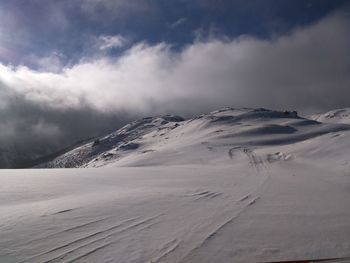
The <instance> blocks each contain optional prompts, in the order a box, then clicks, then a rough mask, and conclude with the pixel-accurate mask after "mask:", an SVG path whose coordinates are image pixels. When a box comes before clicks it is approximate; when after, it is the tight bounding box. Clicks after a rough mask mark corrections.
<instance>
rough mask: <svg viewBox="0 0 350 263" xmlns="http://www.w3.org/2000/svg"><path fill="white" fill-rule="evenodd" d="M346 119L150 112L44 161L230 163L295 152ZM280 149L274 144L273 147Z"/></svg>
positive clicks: (254, 112) (228, 111)
mask: <svg viewBox="0 0 350 263" xmlns="http://www.w3.org/2000/svg"><path fill="white" fill-rule="evenodd" d="M349 129H350V126H348V125H346V124H342V123H338V124H337V123H333V124H328V123H322V122H318V121H314V120H309V119H305V118H302V117H299V116H298V115H297V114H296V112H279V111H272V110H267V109H233V108H224V109H221V110H217V111H214V112H211V113H208V114H205V115H201V116H198V117H197V118H194V119H189V120H184V119H183V118H181V117H179V116H171V115H165V116H157V117H148V118H143V119H141V120H137V121H134V122H132V123H130V124H128V125H126V126H124V127H123V128H121V129H119V130H117V131H116V132H114V133H111V134H109V135H107V136H105V137H102V138H99V139H96V140H95V141H92V142H89V143H87V144H85V145H82V146H80V147H78V148H76V149H73V150H71V151H69V152H67V153H65V154H63V155H61V156H59V157H57V158H55V159H54V160H53V161H51V162H49V163H47V164H45V165H42V166H44V167H56V168H58V167H100V166H106V165H108V166H111V165H112V166H154V165H179V164H181V165H185V164H206V165H211V164H218V163H227V162H230V160H231V159H233V158H234V156H235V155H237V152H244V153H245V154H246V155H252V152H253V151H257V150H262V149H271V151H272V154H274V153H275V152H279V155H278V156H277V155H276V156H274V155H269V154H271V153H269V154H267V155H266V156H264V157H263V158H265V159H268V160H270V159H275V158H292V156H293V153H292V152H290V151H288V152H287V153H283V154H282V153H281V151H280V150H279V149H280V148H283V146H284V145H291V144H296V143H298V142H303V141H307V140H311V139H313V138H316V137H318V136H321V135H326V134H332V136H333V134H334V133H336V132H341V131H346V130H349ZM272 149H275V150H272Z"/></svg>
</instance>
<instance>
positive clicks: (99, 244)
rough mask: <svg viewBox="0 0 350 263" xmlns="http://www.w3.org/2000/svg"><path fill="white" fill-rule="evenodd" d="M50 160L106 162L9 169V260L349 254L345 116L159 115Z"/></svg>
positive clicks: (349, 148) (2, 210) (5, 244)
mask: <svg viewBox="0 0 350 263" xmlns="http://www.w3.org/2000/svg"><path fill="white" fill-rule="evenodd" d="M43 166H45V167H87V168H88V167H100V168H98V169H24V170H1V171H0V194H1V198H0V233H1V238H0V262H6V263H15V262H16V263H18V262H27V263H37V262H50V263H58V262H76V263H79V262H101V263H103V262H106V263H107V262H108V263H111V262H123V263H135V262H169V263H173V262H175V263H177V262H178V263H197V262H201V263H202V262H204V263H211V262H238V263H240V262H244V263H246V262H299V261H300V262H319V261H318V260H321V259H323V261H322V262H349V258H350V238H349V237H350V205H349V200H350V125H347V124H343V123H324V122H320V121H316V120H310V119H305V118H302V117H299V116H298V115H297V114H296V113H295V112H280V111H271V110H266V109H232V108H224V109H221V110H218V111H214V112H211V113H209V114H205V115H201V116H198V117H197V118H194V119H189V120H184V119H182V118H181V117H178V116H169V115H167V116H158V117H153V118H144V119H141V120H138V121H135V122H133V123H131V124H129V125H126V126H125V127H123V128H121V129H120V130H118V131H116V132H114V133H111V134H109V135H107V136H105V137H101V138H99V139H96V140H95V141H91V142H89V143H86V144H84V145H82V146H80V147H77V148H75V149H73V150H71V151H68V152H66V153H65V154H63V155H60V156H58V157H57V158H55V159H54V160H52V161H51V162H49V163H46V164H45V165H43ZM324 259H329V260H328V261H324ZM331 259H332V260H331Z"/></svg>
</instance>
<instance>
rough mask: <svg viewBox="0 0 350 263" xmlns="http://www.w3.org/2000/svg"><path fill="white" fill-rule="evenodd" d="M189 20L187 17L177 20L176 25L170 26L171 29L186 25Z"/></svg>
mask: <svg viewBox="0 0 350 263" xmlns="http://www.w3.org/2000/svg"><path fill="white" fill-rule="evenodd" d="M187 20H188V19H187V18H186V17H181V18H179V19H178V20H176V21H175V22H174V23H172V24H170V25H169V28H170V29H175V28H177V27H179V26H181V25H183V24H185V23H186V22H187Z"/></svg>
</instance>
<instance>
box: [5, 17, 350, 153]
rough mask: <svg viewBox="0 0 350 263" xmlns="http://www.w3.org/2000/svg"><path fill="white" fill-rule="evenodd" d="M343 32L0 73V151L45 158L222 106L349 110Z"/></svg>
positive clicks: (212, 42)
mask: <svg viewBox="0 0 350 263" xmlns="http://www.w3.org/2000/svg"><path fill="white" fill-rule="evenodd" d="M349 25H350V19H349V17H348V15H346V14H344V13H341V12H338V13H336V14H333V15H331V16H329V17H327V18H325V19H323V20H321V21H319V22H318V23H315V24H313V25H310V26H308V27H304V28H298V29H295V30H294V31H293V32H291V33H290V34H288V35H283V36H275V37H274V38H272V39H268V40H266V39H265V40H264V39H258V38H254V37H250V36H241V37H239V38H235V39H227V38H224V37H223V38H220V39H219V38H215V37H213V38H208V39H206V40H197V41H196V42H194V43H193V44H191V45H188V46H186V47H185V48H183V49H182V50H180V51H178V50H174V49H173V48H172V46H171V45H169V44H166V43H159V44H156V45H149V44H146V43H138V44H136V45H134V46H132V47H131V48H129V49H128V50H126V51H125V52H124V53H122V54H121V55H120V57H118V58H115V57H114V58H108V57H100V58H93V59H91V58H90V59H89V58H85V59H82V60H81V62H80V63H78V64H76V65H73V66H71V67H65V68H63V69H61V71H60V72H56V73H55V72H40V71H35V70H32V69H30V68H27V67H23V66H22V67H11V66H5V65H0V102H1V103H0V108H1V114H0V119H1V120H2V121H1V128H2V129H1V130H2V131H4V132H2V133H3V135H2V136H1V137H0V143H1V142H2V141H6V142H7V144H11V142H16V143H17V144H16V145H17V146H16V147H17V149H21V151H23V152H25V151H26V149H29V147H28V145H29V144H28V143H24V141H27V142H28V141H30V145H40V147H43V145H45V146H46V147H49V148H50V149H49V150H52V149H57V147H59V146H62V143H61V142H64V143H66V144H68V143H72V142H73V141H75V140H77V139H78V138H82V137H89V136H91V135H94V134H98V133H102V132H106V131H107V130H111V129H112V128H116V127H117V126H119V125H121V124H122V123H125V122H126V121H127V120H128V119H130V118H133V117H135V116H141V115H153V114H165V113H176V114H183V115H185V116H191V115H192V114H197V113H199V112H205V111H210V110H212V109H215V108H219V107H223V106H233V107H267V108H277V109H297V110H301V111H303V112H309V111H320V110H328V109H331V108H339V107H346V106H350V97H349V88H350V75H349V72H350V60H349V59H348V58H349V57H350V50H349V48H348V47H349V46H350V34H349V30H348V28H349ZM125 113H128V114H129V115H126V116H125V117H123V118H121V116H123V115H124V114H125ZM23 131H25V132H23ZM22 137H23V138H25V139H24V140H23V145H22V146H21V145H19V146H18V141H19V139H18V138H22ZM20 141H22V140H20ZM40 147H38V149H39V150H37V151H36V153H37V152H44V151H43V150H42V149H40ZM49 150H47V149H46V148H45V151H46V152H47V151H49ZM31 154H32V153H31Z"/></svg>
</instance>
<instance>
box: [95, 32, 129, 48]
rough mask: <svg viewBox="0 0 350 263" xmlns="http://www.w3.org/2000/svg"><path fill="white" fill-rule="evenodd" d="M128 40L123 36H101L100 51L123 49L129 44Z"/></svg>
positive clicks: (98, 41) (99, 38) (99, 40)
mask: <svg viewBox="0 0 350 263" xmlns="http://www.w3.org/2000/svg"><path fill="white" fill-rule="evenodd" d="M127 42H128V40H127V39H126V38H125V37H123V36H122V35H114V36H99V37H98V39H97V45H98V48H99V49H100V50H108V49H113V48H121V47H124V46H125V45H126V44H127Z"/></svg>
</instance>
